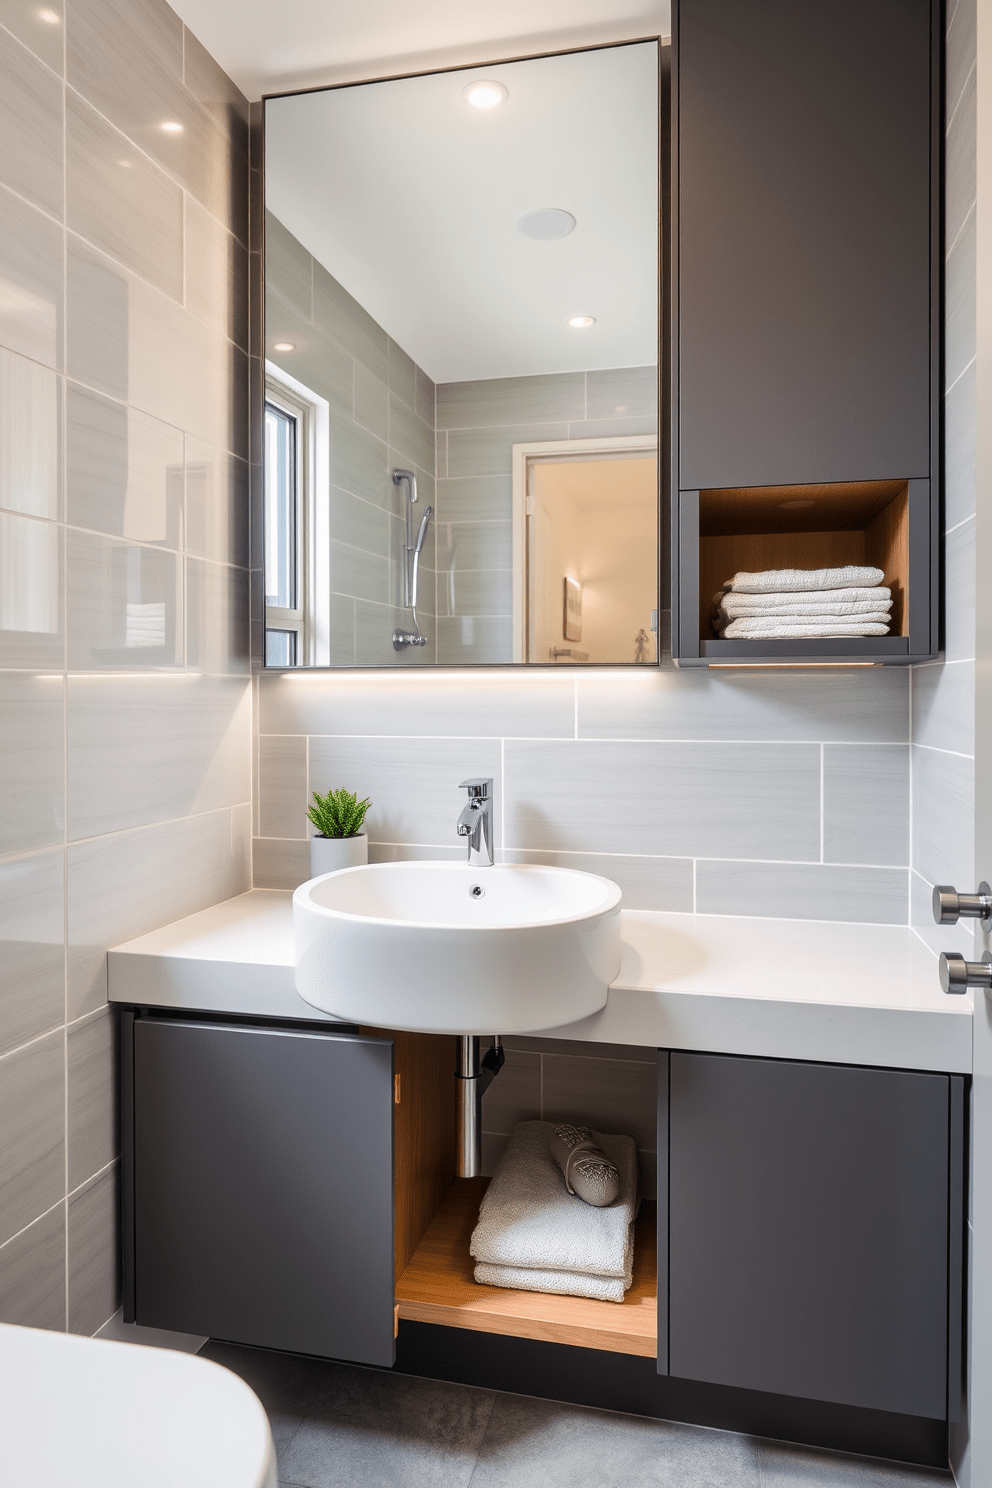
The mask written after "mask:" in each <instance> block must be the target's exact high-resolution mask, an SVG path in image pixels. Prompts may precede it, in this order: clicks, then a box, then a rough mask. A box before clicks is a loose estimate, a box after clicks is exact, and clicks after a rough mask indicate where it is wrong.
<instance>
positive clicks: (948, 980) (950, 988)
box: [939, 951, 992, 993]
mask: <svg viewBox="0 0 992 1488" xmlns="http://www.w3.org/2000/svg"><path fill="white" fill-rule="evenodd" d="M939 971H940V985H941V987H942V988H943V989H944V991H945V992H951V993H960V992H968V991H969V990H970V989H971V988H972V987H984V988H985V990H986V992H988V991H990V990H992V955H990V954H989V952H988V951H986V952H985V955H984V956H983V957H982V959H981V961H966V960H965V959H964V957H963V956H962V955H960V954H959V952H957V951H943V952H941V957H940V962H939Z"/></svg>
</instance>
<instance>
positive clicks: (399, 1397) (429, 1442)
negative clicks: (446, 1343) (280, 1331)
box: [279, 1364, 494, 1488]
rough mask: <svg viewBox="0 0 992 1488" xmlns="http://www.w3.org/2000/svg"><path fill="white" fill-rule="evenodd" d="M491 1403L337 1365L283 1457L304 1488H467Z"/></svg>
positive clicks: (284, 1475)
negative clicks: (319, 1399)
mask: <svg viewBox="0 0 992 1488" xmlns="http://www.w3.org/2000/svg"><path fill="white" fill-rule="evenodd" d="M493 1399H494V1397H493V1395H492V1393H491V1392H489V1391H485V1390H472V1389H468V1388H466V1387H465V1386H462V1385H450V1384H444V1383H441V1382H439V1381H437V1380H424V1379H412V1378H410V1377H409V1376H405V1375H394V1374H385V1373H377V1372H376V1371H374V1370H367V1369H355V1368H352V1367H351V1366H350V1365H345V1364H342V1365H339V1366H338V1368H337V1369H336V1370H335V1372H334V1374H333V1375H332V1376H331V1379H330V1381H329V1383H328V1386H327V1388H326V1390H325V1391H324V1394H323V1399H322V1401H321V1403H320V1406H319V1408H318V1409H317V1410H316V1411H315V1412H314V1414H313V1415H312V1416H311V1418H310V1419H309V1420H308V1421H306V1422H304V1424H303V1425H302V1426H301V1427H300V1429H299V1431H298V1432H297V1433H296V1435H295V1436H294V1437H293V1439H292V1441H291V1442H290V1444H289V1447H288V1448H287V1449H286V1450H285V1451H284V1452H283V1453H282V1455H281V1457H280V1462H279V1476H280V1478H281V1479H282V1480H283V1481H284V1482H286V1483H292V1484H294V1485H296V1484H299V1485H305V1488H344V1485H347V1488H468V1483H469V1480H470V1479H471V1477H472V1471H473V1468H474V1467H475V1463H476V1456H477V1454H478V1451H479V1445H480V1443H481V1441H482V1437H483V1435H484V1433H485V1430H486V1426H487V1424H488V1421H489V1417H490V1414H491V1412H492V1408H493Z"/></svg>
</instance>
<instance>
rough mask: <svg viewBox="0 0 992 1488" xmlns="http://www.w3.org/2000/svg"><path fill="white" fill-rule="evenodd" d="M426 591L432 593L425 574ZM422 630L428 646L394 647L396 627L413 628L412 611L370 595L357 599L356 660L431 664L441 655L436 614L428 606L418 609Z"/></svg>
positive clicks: (416, 665)
mask: <svg viewBox="0 0 992 1488" xmlns="http://www.w3.org/2000/svg"><path fill="white" fill-rule="evenodd" d="M424 578H425V587H424V593H425V594H429V593H430V588H429V586H428V585H427V584H426V578H427V575H424ZM418 616H419V620H420V631H421V634H422V635H423V636H424V637H425V639H426V641H427V644H426V646H407V647H406V649H405V650H403V651H396V650H395V649H394V647H393V631H394V630H396V629H397V628H399V629H400V630H409V629H410V611H409V610H407V609H400V608H399V607H397V606H395V605H394V606H389V605H380V604H372V603H371V602H370V601H369V600H367V599H356V600H355V662H356V664H357V665H358V666H362V667H396V666H401V667H406V668H407V669H408V670H413V671H418V670H419V669H420V668H422V667H425V666H430V665H431V664H432V663H433V662H434V660H435V657H436V655H437V652H436V649H435V641H434V631H435V625H434V616H433V615H432V614H430V613H429V611H428V610H426V609H424V610H420V611H418Z"/></svg>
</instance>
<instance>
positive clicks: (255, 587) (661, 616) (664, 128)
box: [248, 36, 677, 677]
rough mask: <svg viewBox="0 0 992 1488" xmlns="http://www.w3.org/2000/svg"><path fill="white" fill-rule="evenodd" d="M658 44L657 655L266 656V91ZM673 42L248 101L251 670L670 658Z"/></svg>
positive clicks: (570, 50)
mask: <svg viewBox="0 0 992 1488" xmlns="http://www.w3.org/2000/svg"><path fill="white" fill-rule="evenodd" d="M648 42H651V43H654V44H656V45H657V47H658V189H657V200H658V234H657V244H658V283H659V296H658V305H659V311H660V314H659V317H658V360H657V365H658V425H657V427H658V455H657V469H658V522H657V544H658V553H657V562H658V567H657V573H658V591H659V592H658V631H657V659H656V661H654V662H620V661H616V662H568V661H559V662H516V661H496V662H440V663H438V662H434V663H432V664H430V665H425V666H423V667H410V666H401V665H395V666H388V665H387V666H371V665H362V664H359V663H354V664H348V663H337V664H334V665H330V666H322V665H316V666H302V667H301V666H292V667H279V666H271V665H266V662H265V629H266V627H265V581H264V571H263V569H264V554H265V535H264V485H263V483H264V449H265V435H264V417H265V401H266V397H265V344H266V343H265V108H266V105H267V104H268V103H269V102H270V100H275V99H278V98H291V97H297V96H300V95H303V94H308V93H325V92H332V91H337V90H339V89H341V88H360V87H364V86H366V85H369V84H372V83H386V82H398V81H402V80H403V79H405V78H415V77H433V76H440V75H442V74H445V73H452V72H464V71H468V70H475V69H478V68H485V67H499V66H505V65H507V64H509V63H515V62H532V61H540V60H542V59H544V58H551V57H563V56H570V55H573V54H576V53H580V52H596V51H610V50H613V49H614V48H616V47H618V46H636V45H643V44H644V43H648ZM671 57H672V49H671V44H670V41H669V38H667V37H661V36H641V37H631V38H629V39H625V40H624V41H618V42H607V43H603V44H601V45H597V46H584V47H566V48H564V49H562V50H556V51H550V52H532V53H524V54H522V55H519V56H512V57H498V58H488V59H484V60H482V61H479V62H472V63H460V64H459V65H458V66H452V67H437V68H425V69H417V70H416V71H413V72H409V73H389V74H386V75H384V76H382V77H363V78H356V79H355V80H354V81H352V82H344V83H334V84H329V85H327V86H325V87H319V88H300V89H293V90H290V91H288V92H285V93H271V94H265V95H264V96H263V98H262V100H261V102H260V103H257V104H252V106H251V139H250V145H251V213H250V237H251V243H250V250H251V252H250V260H249V265H250V266H249V275H250V284H249V318H250V347H251V355H250V361H249V382H250V386H249V400H248V401H249V417H250V435H251V472H250V490H251V497H250V499H251V532H252V542H251V551H252V572H251V656H252V667H253V670H265V671H267V672H280V671H286V672H292V673H305V674H307V675H313V674H316V673H324V672H330V673H336V672H363V673H365V672H368V673H380V672H385V673H388V674H389V675H396V674H397V673H418V674H419V673H421V672H422V673H423V674H424V675H426V676H428V677H429V676H431V675H434V674H436V673H438V672H453V671H508V670H510V671H521V672H525V671H561V670H562V669H563V668H564V669H568V670H570V671H573V672H582V671H604V670H606V671H612V670H617V669H620V670H624V671H649V670H651V669H652V668H657V667H661V666H663V665H665V663H666V659H667V662H668V665H671V562H672V556H671V553H672V549H671V531H672V524H671V492H672V490H673V489H674V484H673V478H672V452H673V447H674V442H673V437H672V434H673V431H672V427H671V420H672V397H671V390H672V380H673V371H674V366H675V358H676V355H677V348H676V347H675V346H674V345H673V340H672V304H673V298H672V296H673V293H674V285H673V282H672V251H671V248H672V231H673V221H672V189H671V187H672V176H673V169H674V165H675V163H674V162H673V160H672V127H671V119H672V103H673V97H672V67H671Z"/></svg>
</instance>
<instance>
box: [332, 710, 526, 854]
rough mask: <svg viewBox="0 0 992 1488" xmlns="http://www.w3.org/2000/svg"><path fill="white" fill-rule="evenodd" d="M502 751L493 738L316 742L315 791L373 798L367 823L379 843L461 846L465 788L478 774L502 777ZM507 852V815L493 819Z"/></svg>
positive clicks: (372, 835) (497, 815)
mask: <svg viewBox="0 0 992 1488" xmlns="http://www.w3.org/2000/svg"><path fill="white" fill-rule="evenodd" d="M499 771H500V746H499V743H498V742H497V741H494V740H489V739H475V740H471V739H431V740H430V741H429V743H428V742H427V741H425V742H424V743H422V744H405V745H403V746H401V747H400V748H399V749H398V748H397V746H396V743H395V741H394V740H392V739H370V738H365V739H342V738H338V739H328V738H322V737H314V738H311V740H310V789H311V790H316V791H319V792H320V794H321V795H323V794H324V793H325V792H326V791H328V790H331V789H334V790H339V789H341V787H342V786H343V787H345V788H346V789H347V790H350V791H355V792H356V793H357V794H358V795H359V796H360V797H363V796H371V798H372V809H371V810H370V811H369V814H368V817H367V819H366V826H367V829H368V834H369V840H370V841H371V842H423V843H426V842H438V843H442V844H444V843H450V844H452V845H453V846H457V844H458V838H457V836H456V834H455V823H456V822H457V820H458V815H459V812H460V811H461V809H462V806H463V805H464V804H465V793H464V791H462V790H460V789H459V786H460V784H461V782H462V781H463V780H467V779H468V778H469V777H470V776H473V775H490V776H492V777H493V778H494V779H496V778H498V776H499ZM493 836H494V839H495V845H496V846H497V847H499V845H500V842H499V837H500V825H499V814H498V813H497V814H496V818H495V820H494V822H493Z"/></svg>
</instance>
